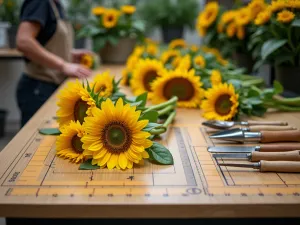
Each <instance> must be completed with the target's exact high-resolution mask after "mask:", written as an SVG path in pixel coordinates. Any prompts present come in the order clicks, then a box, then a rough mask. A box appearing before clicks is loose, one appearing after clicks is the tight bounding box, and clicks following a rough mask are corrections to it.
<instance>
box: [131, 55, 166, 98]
mask: <svg viewBox="0 0 300 225" xmlns="http://www.w3.org/2000/svg"><path fill="white" fill-rule="evenodd" d="M164 70H165V69H164V66H163V64H162V63H161V62H160V61H158V60H156V59H145V60H144V59H140V60H139V62H138V64H137V66H136V68H135V69H134V71H133V73H132V79H131V81H130V85H131V88H132V91H133V93H134V94H135V95H140V94H143V93H145V92H151V91H152V90H151V83H152V82H153V81H154V80H156V79H157V78H158V77H160V76H161V74H162V73H163V71H164Z"/></svg>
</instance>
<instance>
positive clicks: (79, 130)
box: [56, 121, 85, 163]
mask: <svg viewBox="0 0 300 225" xmlns="http://www.w3.org/2000/svg"><path fill="white" fill-rule="evenodd" d="M83 135H84V129H83V127H82V125H81V124H80V123H79V121H77V122H74V121H71V122H70V124H69V125H66V126H64V127H63V128H62V129H61V134H60V135H59V136H58V137H57V139H56V155H57V156H58V157H62V158H65V159H69V160H70V161H71V162H73V163H82V162H83V161H84V160H85V157H84V155H83V151H84V150H83V148H82V142H81V141H80V139H81V138H82V137H83Z"/></svg>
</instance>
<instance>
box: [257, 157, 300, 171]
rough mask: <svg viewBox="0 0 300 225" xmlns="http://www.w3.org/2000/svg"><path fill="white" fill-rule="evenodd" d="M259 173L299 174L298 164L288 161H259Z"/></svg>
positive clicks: (299, 164)
mask: <svg viewBox="0 0 300 225" xmlns="http://www.w3.org/2000/svg"><path fill="white" fill-rule="evenodd" d="M260 171H261V172H280V173H282V172H286V173H299V172H300V162H289V161H273V162H272V161H264V160H262V161H260Z"/></svg>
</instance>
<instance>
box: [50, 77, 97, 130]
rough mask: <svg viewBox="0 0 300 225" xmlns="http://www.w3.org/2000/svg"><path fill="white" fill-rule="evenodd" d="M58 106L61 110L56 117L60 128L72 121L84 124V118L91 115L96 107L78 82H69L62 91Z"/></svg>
mask: <svg viewBox="0 0 300 225" xmlns="http://www.w3.org/2000/svg"><path fill="white" fill-rule="evenodd" d="M57 105H58V107H59V109H58V110H57V112H56V116H57V117H58V123H59V127H60V128H62V127H63V126H64V125H68V124H69V123H70V122H71V120H73V121H77V120H78V121H79V122H80V123H81V124H82V123H83V122H84V117H86V116H87V115H91V109H92V108H94V107H95V106H96V104H95V101H94V99H92V98H91V96H90V94H89V93H88V91H87V90H86V89H85V88H84V87H83V86H82V84H81V83H80V82H79V81H78V80H76V81H75V82H69V83H68V84H67V86H66V88H64V89H62V90H61V91H60V93H59V94H58V102H57Z"/></svg>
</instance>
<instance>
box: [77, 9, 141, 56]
mask: <svg viewBox="0 0 300 225" xmlns="http://www.w3.org/2000/svg"><path fill="white" fill-rule="evenodd" d="M135 11H136V8H135V6H132V5H124V6H122V7H121V8H105V7H102V6H99V7H95V8H93V9H92V12H91V13H92V15H93V17H92V19H91V20H90V21H89V22H88V23H87V25H85V26H83V27H82V29H81V30H80V31H79V32H78V35H77V36H78V38H81V37H90V38H92V39H93V45H94V50H95V51H96V52H98V51H99V50H100V49H102V48H103V47H104V46H105V45H106V44H107V43H109V44H111V45H117V44H118V42H119V40H120V38H127V37H128V38H136V39H140V38H142V37H143V36H144V32H145V25H144V23H143V21H142V20H139V19H138V18H136V16H135V15H134V14H135Z"/></svg>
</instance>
